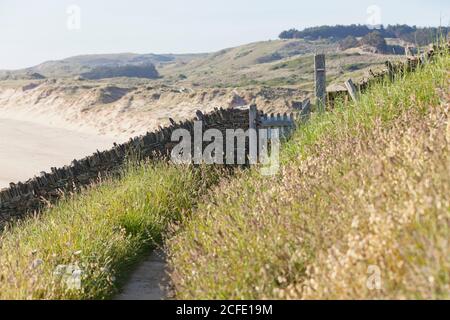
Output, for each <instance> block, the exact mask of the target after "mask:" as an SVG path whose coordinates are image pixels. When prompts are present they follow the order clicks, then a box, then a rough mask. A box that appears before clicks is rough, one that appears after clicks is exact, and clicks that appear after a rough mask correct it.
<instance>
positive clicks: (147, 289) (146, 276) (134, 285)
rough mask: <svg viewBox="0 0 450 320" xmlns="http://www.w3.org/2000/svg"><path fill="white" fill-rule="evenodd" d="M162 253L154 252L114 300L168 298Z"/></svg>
mask: <svg viewBox="0 0 450 320" xmlns="http://www.w3.org/2000/svg"><path fill="white" fill-rule="evenodd" d="M167 288H168V280H167V275H166V261H165V255H164V252H162V251H161V250H156V251H154V252H153V253H151V254H150V255H149V257H148V258H147V259H145V260H144V261H143V262H142V263H141V264H140V265H139V267H138V268H137V269H136V270H135V271H134V272H133V274H132V275H131V277H130V279H129V280H128V283H127V284H126V285H125V286H124V288H123V289H122V292H121V293H120V294H119V295H117V296H116V298H115V300H164V299H167V297H168V289H167Z"/></svg>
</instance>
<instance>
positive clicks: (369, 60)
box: [158, 40, 394, 90]
mask: <svg viewBox="0 0 450 320" xmlns="http://www.w3.org/2000/svg"><path fill="white" fill-rule="evenodd" d="M315 52H324V53H327V54H328V60H327V62H328V70H327V73H328V76H329V82H330V83H334V82H336V81H337V80H339V79H338V77H339V76H342V75H344V74H346V76H347V77H348V76H350V77H353V78H360V77H362V76H363V75H364V72H367V71H368V69H369V68H373V69H377V68H379V67H382V66H383V64H384V62H385V61H386V60H387V59H388V57H386V56H384V55H377V54H368V53H358V52H351V53H347V52H343V51H340V50H338V45H337V44H336V43H333V42H331V41H305V40H284V41H281V40H276V41H264V42H255V43H251V44H248V45H244V46H239V47H235V48H230V49H225V50H221V51H219V52H216V53H211V54H208V55H206V56H203V57H200V58H198V59H193V60H191V61H189V62H174V63H168V64H165V65H161V67H160V68H159V69H158V71H159V72H160V74H161V76H162V77H163V78H164V81H166V82H169V83H173V82H177V83H180V84H184V85H186V86H206V87H211V86H221V87H243V86H255V85H263V86H293V85H295V86H301V88H302V89H308V90H312V89H313V80H314V75H313V72H314V68H313V55H314V53H315ZM393 58H394V57H393V56H389V59H393ZM359 62H363V63H364V64H358V63H359Z"/></svg>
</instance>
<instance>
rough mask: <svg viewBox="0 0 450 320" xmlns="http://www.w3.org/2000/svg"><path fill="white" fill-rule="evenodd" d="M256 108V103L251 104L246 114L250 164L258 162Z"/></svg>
mask: <svg viewBox="0 0 450 320" xmlns="http://www.w3.org/2000/svg"><path fill="white" fill-rule="evenodd" d="M257 117H258V109H257V107H256V105H251V106H250V110H249V114H248V124H249V130H248V136H249V155H248V160H249V161H250V164H257V163H258V130H257V123H256V121H257Z"/></svg>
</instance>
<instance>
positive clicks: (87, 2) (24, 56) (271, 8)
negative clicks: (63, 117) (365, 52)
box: [0, 0, 450, 69]
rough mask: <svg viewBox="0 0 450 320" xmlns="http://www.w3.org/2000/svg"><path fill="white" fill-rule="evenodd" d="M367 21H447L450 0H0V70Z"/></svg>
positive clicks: (197, 47) (199, 47) (213, 45)
mask: <svg viewBox="0 0 450 320" xmlns="http://www.w3.org/2000/svg"><path fill="white" fill-rule="evenodd" d="M373 5H375V6H376V7H373ZM368 8H369V12H368ZM374 8H375V9H374ZM368 21H379V22H381V23H383V24H394V23H407V24H411V25H413V24H415V25H420V26H425V25H435V26H437V25H439V24H440V22H442V25H446V26H447V25H449V23H450V1H448V0H428V1H425V0H422V1H418V0H409V1H395V0H394V1H393V0H370V1H366V0H348V1H345V0H341V1H331V0H308V1H300V0H271V1H269V0H147V1H145V0H127V1H124V0H122V1H118V0H69V1H67V0H38V1H33V0H0V69H14V68H22V67H28V66H31V65H35V64H38V63H40V62H43V61H45V60H52V59H60V58H65V57H68V56H72V55H77V54H88V53H117V52H137V53H150V52H154V53H187V52H207V51H215V50H219V49H223V48H226V47H231V46H236V45H240V44H244V43H248V42H254V41H260V40H268V39H275V38H277V36H278V34H279V33H280V32H281V31H282V30H284V29H288V28H292V27H295V28H304V27H307V26H315V25H322V24H350V23H362V24H365V23H367V22H368Z"/></svg>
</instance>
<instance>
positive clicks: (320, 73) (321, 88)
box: [314, 54, 327, 112]
mask: <svg viewBox="0 0 450 320" xmlns="http://www.w3.org/2000/svg"><path fill="white" fill-rule="evenodd" d="M314 75H315V84H316V103H317V107H318V109H319V112H324V111H325V106H326V103H327V84H326V65H325V55H324V54H316V55H315V56H314Z"/></svg>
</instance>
